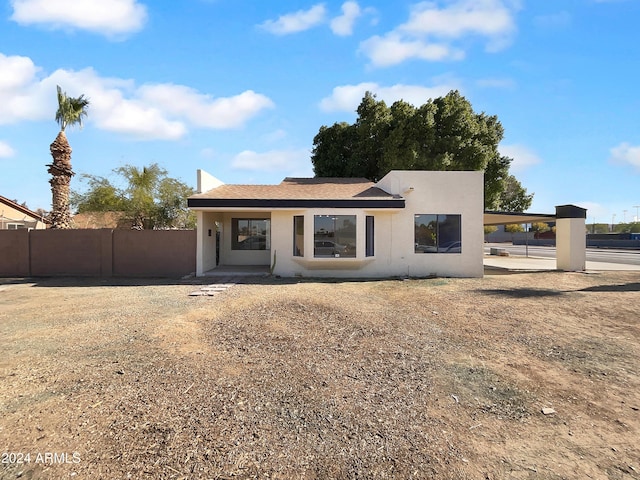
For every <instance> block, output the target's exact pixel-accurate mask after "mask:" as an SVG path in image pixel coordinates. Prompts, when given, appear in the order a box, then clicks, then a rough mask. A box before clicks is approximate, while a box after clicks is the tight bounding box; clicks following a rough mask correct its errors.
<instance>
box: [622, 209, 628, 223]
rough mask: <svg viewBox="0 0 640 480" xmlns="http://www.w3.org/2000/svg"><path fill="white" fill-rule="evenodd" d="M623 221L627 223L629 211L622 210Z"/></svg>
mask: <svg viewBox="0 0 640 480" xmlns="http://www.w3.org/2000/svg"><path fill="white" fill-rule="evenodd" d="M622 223H627V211H626V210H622Z"/></svg>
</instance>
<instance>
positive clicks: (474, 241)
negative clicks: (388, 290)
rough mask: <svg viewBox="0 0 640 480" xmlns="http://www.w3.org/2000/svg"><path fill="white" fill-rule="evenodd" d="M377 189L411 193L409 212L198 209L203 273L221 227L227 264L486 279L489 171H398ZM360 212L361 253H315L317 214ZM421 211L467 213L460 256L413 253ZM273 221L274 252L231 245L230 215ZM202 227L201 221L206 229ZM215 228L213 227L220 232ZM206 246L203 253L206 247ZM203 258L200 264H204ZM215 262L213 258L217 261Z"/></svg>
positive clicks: (284, 272) (298, 271)
mask: <svg viewBox="0 0 640 480" xmlns="http://www.w3.org/2000/svg"><path fill="white" fill-rule="evenodd" d="M378 186H379V187H380V188H382V189H383V190H385V191H387V192H388V193H391V194H397V195H400V196H402V197H403V198H405V208H404V209H357V208H340V209H330V208H317V209H298V210H277V209H276V210H273V211H271V210H263V211H260V210H259V209H256V210H253V211H250V212H242V211H236V212H230V211H227V212H199V215H198V229H199V232H198V250H199V254H198V266H199V268H198V272H199V273H198V274H199V275H201V274H202V271H207V270H209V269H211V268H214V267H215V235H213V240H212V239H211V237H208V236H207V231H208V229H209V228H211V225H214V222H215V221H219V222H220V224H221V226H222V234H221V245H220V264H221V265H271V264H272V263H273V258H274V253H275V254H276V264H275V268H274V271H273V273H274V274H276V275H280V276H283V277H293V276H309V277H365V278H375V277H389V276H415V277H424V276H429V275H436V276H452V277H481V276H482V275H483V272H484V268H483V239H484V236H483V235H484V230H483V211H484V209H483V195H484V193H483V174H482V172H421V171H393V172H391V173H389V174H388V175H387V176H385V177H384V178H383V179H382V180H381V181H380V182H379V183H378ZM336 214H337V215H355V216H356V242H357V247H356V257H355V258H314V256H313V255H314V216H315V215H336ZM416 214H449V215H461V220H462V224H461V230H462V251H461V253H415V251H414V250H415V238H414V236H415V235H414V230H415V228H414V221H415V220H414V216H415V215H416ZM296 215H303V216H304V218H305V221H304V250H305V256H304V257H294V256H293V242H294V234H293V217H294V216H296ZM367 215H372V216H374V218H375V228H374V237H375V241H374V245H375V255H374V256H373V257H366V255H365V254H366V245H365V232H366V224H365V218H366V216H367ZM269 217H270V218H271V250H267V251H247V250H244V251H237V250H236V251H234V250H232V249H231V219H232V218H269ZM201 225H202V226H201ZM214 231H215V230H214ZM201 249H202V253H200V250H201ZM201 262H202V267H200V265H201ZM212 262H213V263H212Z"/></svg>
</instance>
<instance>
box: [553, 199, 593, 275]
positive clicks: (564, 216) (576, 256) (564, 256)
mask: <svg viewBox="0 0 640 480" xmlns="http://www.w3.org/2000/svg"><path fill="white" fill-rule="evenodd" d="M586 218H587V210H586V209H585V208H580V207H577V206H575V205H560V206H557V207H556V268H557V269H558V270H565V271H570V272H575V271H582V270H584V269H585V268H586V261H587V231H586Z"/></svg>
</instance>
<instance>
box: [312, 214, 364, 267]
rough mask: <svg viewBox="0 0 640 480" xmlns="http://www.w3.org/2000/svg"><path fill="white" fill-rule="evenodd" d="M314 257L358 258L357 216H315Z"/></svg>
mask: <svg viewBox="0 0 640 480" xmlns="http://www.w3.org/2000/svg"><path fill="white" fill-rule="evenodd" d="M313 231H314V234H313V256H314V257H316V258H325V257H326V258H330V257H334V258H338V257H347V258H354V257H355V256H356V216H355V215H315V216H314V217H313Z"/></svg>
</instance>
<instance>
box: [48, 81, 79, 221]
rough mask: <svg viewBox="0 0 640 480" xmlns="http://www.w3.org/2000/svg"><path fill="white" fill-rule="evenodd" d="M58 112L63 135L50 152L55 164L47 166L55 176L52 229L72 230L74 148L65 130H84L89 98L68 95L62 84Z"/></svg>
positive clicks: (52, 185) (52, 183) (52, 175)
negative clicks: (71, 205)
mask: <svg viewBox="0 0 640 480" xmlns="http://www.w3.org/2000/svg"><path fill="white" fill-rule="evenodd" d="M57 88H58V110H57V111H56V122H58V125H60V132H59V133H58V136H57V137H56V139H55V140H54V141H53V143H52V144H51V146H50V147H49V148H50V151H51V156H52V157H53V163H51V164H49V165H47V167H49V168H48V172H49V174H51V179H50V180H49V183H50V184H51V196H52V200H51V214H50V222H51V228H70V218H71V214H70V211H69V192H70V184H71V177H72V176H73V175H74V172H73V170H72V169H71V146H70V145H69V141H68V140H67V135H66V134H65V129H66V128H67V127H68V126H74V125H78V126H79V127H82V119H83V117H85V116H87V109H88V107H89V99H87V98H85V96H84V95H80V96H79V97H77V98H74V97H69V96H67V94H66V92H63V91H62V89H61V88H60V86H59V85H58V87H57Z"/></svg>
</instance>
